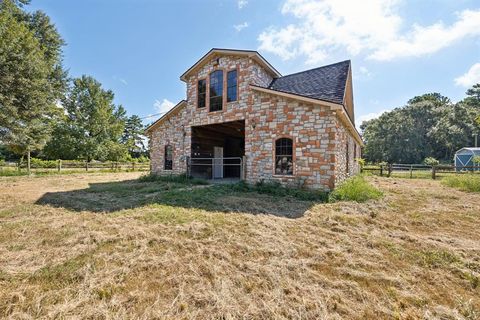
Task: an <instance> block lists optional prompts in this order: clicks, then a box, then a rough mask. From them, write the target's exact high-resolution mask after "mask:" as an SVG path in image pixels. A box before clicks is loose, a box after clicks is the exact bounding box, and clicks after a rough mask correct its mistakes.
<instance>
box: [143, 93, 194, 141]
mask: <svg viewBox="0 0 480 320" xmlns="http://www.w3.org/2000/svg"><path fill="white" fill-rule="evenodd" d="M186 105H187V101H186V100H180V102H179V103H177V104H176V105H175V106H174V107H173V108H172V109H170V110H169V111H168V112H167V113H165V114H164V115H163V116H161V117H160V119H158V120H157V121H155V122H154V123H152V124H151V125H149V126H148V127H147V128H146V129H145V133H146V134H148V133H149V132H150V131H151V130H152V129H153V128H155V127H156V126H157V125H159V124H160V123H162V122H163V121H164V120H166V119H168V118H170V116H171V115H173V114H175V113H177V112H178V111H180V110H181V109H182V108H183V107H185V106H186Z"/></svg>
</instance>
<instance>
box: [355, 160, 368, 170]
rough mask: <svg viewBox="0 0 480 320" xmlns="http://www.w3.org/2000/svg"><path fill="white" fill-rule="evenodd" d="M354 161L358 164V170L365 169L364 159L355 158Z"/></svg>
mask: <svg viewBox="0 0 480 320" xmlns="http://www.w3.org/2000/svg"><path fill="white" fill-rule="evenodd" d="M355 160H357V162H358V165H359V166H360V168H363V167H365V164H366V161H365V159H362V158H357V159H355Z"/></svg>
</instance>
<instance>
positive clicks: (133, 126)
mask: <svg viewBox="0 0 480 320" xmlns="http://www.w3.org/2000/svg"><path fill="white" fill-rule="evenodd" d="M144 130H145V126H144V125H143V123H142V119H140V117H139V116H137V115H133V116H131V117H129V118H128V119H127V121H126V123H125V130H124V131H123V135H122V139H121V142H122V143H123V144H124V145H125V146H126V147H127V149H128V153H129V154H130V156H131V157H133V158H138V157H140V156H141V155H144V154H145V153H146V147H145V136H144V134H143V133H144Z"/></svg>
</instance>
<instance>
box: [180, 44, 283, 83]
mask: <svg viewBox="0 0 480 320" xmlns="http://www.w3.org/2000/svg"><path fill="white" fill-rule="evenodd" d="M215 55H218V56H220V55H237V56H247V57H250V58H252V59H253V60H255V61H256V62H257V63H258V64H260V65H261V66H262V67H263V68H265V70H267V71H268V72H270V73H271V75H272V76H273V77H274V78H278V77H281V76H282V75H281V74H280V72H278V71H277V70H276V69H275V68H274V67H273V66H272V65H271V64H270V63H269V62H268V61H267V60H265V58H264V57H262V55H261V54H260V53H258V52H257V51H254V50H238V49H221V48H213V49H211V50H210V51H208V52H207V53H206V54H205V55H204V56H203V57H201V58H200V60H198V61H197V62H196V63H195V64H194V65H193V66H191V67H190V68H188V70H187V71H185V72H184V73H183V74H182V75H181V76H180V80H182V81H184V82H185V81H187V77H188V75H190V73H192V72H193V71H195V70H196V69H197V68H198V67H200V66H202V65H203V64H204V63H205V62H207V61H208V60H210V58H212V57H213V56H215Z"/></svg>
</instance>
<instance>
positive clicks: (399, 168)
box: [361, 163, 480, 179]
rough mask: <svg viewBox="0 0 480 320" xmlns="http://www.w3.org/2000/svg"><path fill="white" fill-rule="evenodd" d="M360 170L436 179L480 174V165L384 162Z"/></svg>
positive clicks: (383, 174) (384, 174)
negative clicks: (455, 175) (447, 176)
mask: <svg viewBox="0 0 480 320" xmlns="http://www.w3.org/2000/svg"><path fill="white" fill-rule="evenodd" d="M361 171H362V172H371V173H373V174H378V175H380V176H386V177H391V176H397V177H398V176H400V177H409V178H419V177H420V178H431V179H436V178H438V177H439V176H443V175H445V174H465V173H476V174H480V166H465V167H464V166H454V165H435V166H428V165H424V164H398V163H392V164H385V165H377V166H365V167H363V168H362V169H361Z"/></svg>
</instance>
